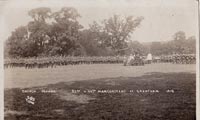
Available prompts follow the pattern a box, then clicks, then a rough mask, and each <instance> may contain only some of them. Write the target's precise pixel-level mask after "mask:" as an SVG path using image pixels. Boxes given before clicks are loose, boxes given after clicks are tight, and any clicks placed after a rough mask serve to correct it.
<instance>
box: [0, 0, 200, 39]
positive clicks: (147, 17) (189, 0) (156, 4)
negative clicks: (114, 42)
mask: <svg viewBox="0 0 200 120" xmlns="http://www.w3.org/2000/svg"><path fill="white" fill-rule="evenodd" d="M37 7H49V8H51V9H52V11H57V10H59V9H60V8H62V7H74V8H76V9H77V10H78V12H79V13H80V15H81V18H80V19H79V22H80V24H82V25H83V26H84V27H85V28H87V27H88V24H91V23H92V22H93V21H94V20H95V21H97V22H101V21H102V20H103V19H106V18H109V17H111V16H112V15H113V14H118V15H121V16H122V17H125V16H129V15H132V16H134V17H139V16H143V17H144V20H143V21H142V22H141V25H140V26H139V27H138V28H137V29H136V30H135V31H134V33H133V34H132V35H131V40H138V41H139V42H152V41H168V40H171V39H172V36H173V34H174V33H176V32H177V31H184V32H185V33H186V36H187V37H189V36H196V38H198V36H197V35H198V13H197V12H198V8H197V7H198V3H197V1H196V0H3V1H0V38H1V40H6V39H7V38H8V36H10V35H11V32H12V31H14V30H15V28H17V27H19V26H22V25H27V23H28V22H29V21H30V20H31V17H29V16H28V11H29V10H31V9H34V8H37Z"/></svg>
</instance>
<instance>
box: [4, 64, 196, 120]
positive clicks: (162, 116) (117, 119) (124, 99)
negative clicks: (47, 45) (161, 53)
mask: <svg viewBox="0 0 200 120" xmlns="http://www.w3.org/2000/svg"><path fill="white" fill-rule="evenodd" d="M4 75H5V81H4V84H5V99H6V101H5V119H6V120H27V119H28V120H36V119H37V120H94V119H98V120H172V119H173V120H194V119H195V109H196V107H195V106H196V103H195V100H196V97H195V94H196V70H195V64H188V65H185V64H172V63H155V64H145V66H123V65H122V64H92V65H68V66H58V67H56V68H42V69H38V68H34V69H25V68H18V67H16V68H8V69H5V73H4Z"/></svg>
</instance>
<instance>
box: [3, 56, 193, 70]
mask: <svg viewBox="0 0 200 120" xmlns="http://www.w3.org/2000/svg"><path fill="white" fill-rule="evenodd" d="M118 63H120V64H121V63H123V64H124V66H127V65H131V66H140V65H144V64H151V63H173V64H195V63H196V57H195V54H181V55H180V54H174V55H165V56H153V55H152V54H150V53H149V54H148V55H147V56H140V55H139V54H131V55H129V56H124V57H122V56H104V57H40V58H39V57H38V58H15V59H5V60H4V68H13V67H25V68H27V69H29V68H48V67H51V68H53V67H56V66H64V65H78V64H118Z"/></svg>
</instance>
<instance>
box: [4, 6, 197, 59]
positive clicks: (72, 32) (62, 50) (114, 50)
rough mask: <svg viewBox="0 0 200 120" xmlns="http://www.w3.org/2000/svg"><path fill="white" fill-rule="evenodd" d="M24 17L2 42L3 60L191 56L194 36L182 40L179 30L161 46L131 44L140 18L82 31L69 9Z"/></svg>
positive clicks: (116, 19) (111, 21) (104, 23)
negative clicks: (137, 55)
mask: <svg viewBox="0 0 200 120" xmlns="http://www.w3.org/2000/svg"><path fill="white" fill-rule="evenodd" d="M28 15H29V16H30V17H31V18H32V20H31V21H29V22H28V24H27V25H24V26H20V27H18V28H17V29H15V30H14V31H13V32H12V34H11V36H9V38H8V39H7V40H6V41H5V50H4V51H5V56H6V57H38V56H56V55H59V56H69V55H70V56H76V55H79V56H84V55H87V56H107V55H125V54H130V53H132V52H137V53H139V54H141V55H144V54H147V53H148V52H151V53H152V54H154V55H161V54H172V53H174V52H176V53H188V54H190V53H195V42H196V39H195V37H194V36H191V37H188V38H186V35H185V33H184V32H183V31H178V32H176V33H175V34H174V35H173V36H172V40H171V41H168V42H165V43H161V42H152V43H151V44H150V45H144V44H142V43H140V42H139V41H132V40H131V35H132V33H133V32H134V30H135V29H136V28H138V27H139V25H140V24H141V22H142V20H143V19H144V18H143V17H133V16H127V17H122V16H120V15H113V16H111V17H109V18H107V19H104V20H102V21H100V22H99V23H98V22H97V21H94V22H93V23H91V24H89V28H87V29H86V28H84V27H83V26H82V25H81V24H80V23H79V21H78V18H80V17H81V15H80V14H79V13H78V11H77V10H76V9H75V8H73V7H63V8H61V9H60V10H58V11H55V12H52V11H51V9H50V8H47V7H40V8H36V9H32V10H30V11H29V12H28Z"/></svg>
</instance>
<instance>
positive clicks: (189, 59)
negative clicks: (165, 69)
mask: <svg viewBox="0 0 200 120" xmlns="http://www.w3.org/2000/svg"><path fill="white" fill-rule="evenodd" d="M161 62H165V63H173V64H195V63H196V56H195V54H174V55H167V56H161Z"/></svg>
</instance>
